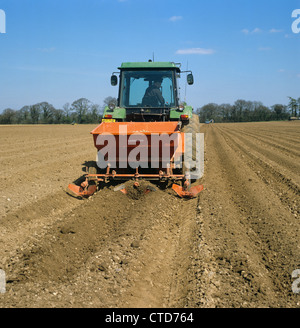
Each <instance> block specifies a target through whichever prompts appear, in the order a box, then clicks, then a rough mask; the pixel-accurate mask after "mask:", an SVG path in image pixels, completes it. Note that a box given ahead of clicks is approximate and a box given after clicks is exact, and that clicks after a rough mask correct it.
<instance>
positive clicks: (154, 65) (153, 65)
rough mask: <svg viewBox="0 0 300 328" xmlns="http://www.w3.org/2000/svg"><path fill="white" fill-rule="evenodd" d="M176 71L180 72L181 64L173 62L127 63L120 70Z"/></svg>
mask: <svg viewBox="0 0 300 328" xmlns="http://www.w3.org/2000/svg"><path fill="white" fill-rule="evenodd" d="M140 68H145V69H175V70H176V71H177V72H180V64H177V63H173V62H152V61H151V62H127V63H122V65H121V67H119V69H140Z"/></svg>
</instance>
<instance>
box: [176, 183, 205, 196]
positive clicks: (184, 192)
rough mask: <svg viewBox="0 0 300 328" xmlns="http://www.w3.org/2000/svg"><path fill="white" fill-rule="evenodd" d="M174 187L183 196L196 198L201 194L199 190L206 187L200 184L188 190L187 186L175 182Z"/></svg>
mask: <svg viewBox="0 0 300 328" xmlns="http://www.w3.org/2000/svg"><path fill="white" fill-rule="evenodd" d="M172 189H173V190H174V191H175V192H176V193H177V195H178V196H179V197H181V198H195V197H196V196H197V195H198V194H199V192H201V191H202V190H203V189H204V187H203V185H198V186H194V187H191V188H190V189H189V190H187V189H186V188H185V187H181V186H179V185H177V184H173V185H172Z"/></svg>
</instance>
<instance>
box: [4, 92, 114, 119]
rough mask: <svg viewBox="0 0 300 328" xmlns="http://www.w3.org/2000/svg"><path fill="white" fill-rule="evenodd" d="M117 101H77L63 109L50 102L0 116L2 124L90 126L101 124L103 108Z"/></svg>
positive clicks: (110, 99)
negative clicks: (99, 103) (97, 102)
mask: <svg viewBox="0 0 300 328" xmlns="http://www.w3.org/2000/svg"><path fill="white" fill-rule="evenodd" d="M112 101H114V102H115V101H116V99H115V98H113V97H106V98H105V99H104V101H103V105H102V106H100V105H98V104H94V103H92V102H91V101H90V100H88V99H86V98H80V99H77V100H75V101H74V102H73V103H72V104H70V103H66V104H65V105H64V106H63V108H62V109H57V108H55V107H54V106H53V105H51V104H49V103H48V102H46V101H45V102H40V103H37V104H34V105H29V106H24V107H22V108H21V109H20V110H14V109H11V108H6V109H5V110H4V111H3V113H2V114H0V124H71V123H78V124H83V123H85V124H88V123H99V122H100V120H101V118H102V113H103V108H104V107H105V106H106V105H108V104H109V103H110V102H112Z"/></svg>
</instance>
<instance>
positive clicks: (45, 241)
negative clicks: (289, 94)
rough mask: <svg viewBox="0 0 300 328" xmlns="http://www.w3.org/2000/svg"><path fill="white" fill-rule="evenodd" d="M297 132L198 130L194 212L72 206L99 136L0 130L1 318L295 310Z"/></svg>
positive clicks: (141, 205)
mask: <svg viewBox="0 0 300 328" xmlns="http://www.w3.org/2000/svg"><path fill="white" fill-rule="evenodd" d="M299 123H300V122H278V123H277V122H276V123H275V122H268V123H240V124H208V125H205V124H203V125H201V128H200V132H202V133H204V134H205V172H204V177H203V178H202V179H201V181H200V182H201V183H202V184H203V185H204V187H205V189H204V190H203V191H202V192H201V193H200V194H199V196H198V197H197V198H194V199H191V200H185V199H181V198H179V197H177V196H176V195H175V194H174V193H173V192H172V191H171V190H160V189H159V188H157V186H154V187H155V189H156V191H151V192H150V193H148V194H147V195H145V194H144V193H140V194H138V193H129V194H127V195H125V194H123V193H122V192H120V191H114V187H113V186H108V187H106V188H104V189H103V190H101V191H99V192H97V193H96V194H95V195H93V196H92V197H90V198H89V199H86V200H78V199H75V198H72V197H70V196H69V195H67V194H66V193H65V188H66V187H67V185H68V183H70V182H72V181H74V180H76V179H77V178H79V177H80V176H81V175H82V174H83V173H84V172H83V171H82V168H83V167H84V163H85V162H88V161H93V160H95V157H96V150H95V149H94V146H93V140H92V136H91V135H90V134H89V132H90V131H91V130H92V129H93V128H94V127H95V126H93V125H74V126H72V125H70V126H67V125H65V126H64V125H60V126H49V125H45V126H42V125H37V126H30V125H29V126H0V137H1V145H0V162H1V167H2V174H1V177H0V179H1V181H0V183H1V193H0V269H2V270H4V271H5V273H6V279H7V281H6V293H4V294H0V307H61V308H65V307H105V308H122V307H126V308H140V307H142V308H145V307H146V308H148V307H150V308H153V307H156V308H157V307H167V308H169V307H189V308H197V307H299V306H300V294H295V293H293V292H292V283H293V279H292V277H291V274H292V272H293V271H294V270H296V269H300V243H299V238H300V237H299V236H300V175H299V172H300V160H299V159H300V143H299V141H300V124H299ZM147 184H148V182H147Z"/></svg>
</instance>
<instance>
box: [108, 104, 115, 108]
mask: <svg viewBox="0 0 300 328" xmlns="http://www.w3.org/2000/svg"><path fill="white" fill-rule="evenodd" d="M108 108H109V109H110V110H114V109H115V108H116V105H115V104H114V103H110V104H108Z"/></svg>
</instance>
